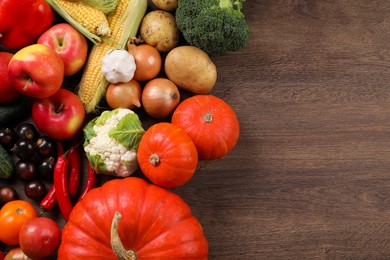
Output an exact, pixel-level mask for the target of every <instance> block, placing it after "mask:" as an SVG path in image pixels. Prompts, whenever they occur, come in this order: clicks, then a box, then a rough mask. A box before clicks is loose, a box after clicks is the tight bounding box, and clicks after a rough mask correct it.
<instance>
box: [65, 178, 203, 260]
mask: <svg viewBox="0 0 390 260" xmlns="http://www.w3.org/2000/svg"><path fill="white" fill-rule="evenodd" d="M207 256H208V243H207V240H206V238H205V236H204V233H203V229H202V227H201V225H200V223H199V221H198V220H197V219H196V218H195V217H194V216H193V215H192V213H191V210H190V208H189V206H188V205H187V204H186V203H185V202H184V201H183V200H182V199H181V198H180V197H179V196H178V195H176V194H174V193H172V192H170V191H168V190H166V189H164V188H161V187H158V186H156V185H154V184H149V183H147V182H146V181H145V180H143V179H141V178H138V177H127V178H124V179H113V180H110V181H108V182H106V183H105V184H103V185H102V186H100V187H98V188H95V189H93V190H91V191H90V192H89V193H88V194H87V195H86V196H85V197H84V198H83V199H82V200H80V201H79V202H78V203H77V204H76V205H75V207H74V209H73V210H72V213H71V215H70V217H69V221H68V222H67V223H66V224H65V226H64V229H63V232H62V242H61V245H60V247H59V250H58V259H59V260H62V259H71V260H74V259H77V260H81V259H89V260H90V259H94V260H99V259H104V260H109V259H134V260H135V259H137V260H142V259H207Z"/></svg>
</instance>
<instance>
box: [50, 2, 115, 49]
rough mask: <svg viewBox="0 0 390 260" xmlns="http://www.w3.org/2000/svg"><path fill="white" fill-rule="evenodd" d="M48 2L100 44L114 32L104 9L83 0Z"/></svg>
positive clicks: (79, 29)
mask: <svg viewBox="0 0 390 260" xmlns="http://www.w3.org/2000/svg"><path fill="white" fill-rule="evenodd" d="M46 1H47V3H48V4H49V5H50V6H51V7H52V8H53V9H54V10H55V11H56V12H57V13H58V14H59V15H60V16H61V17H62V18H64V20H66V21H67V22H68V23H69V24H71V25H72V26H73V27H74V28H76V29H77V30H78V31H79V32H81V33H82V34H83V35H84V36H85V37H86V38H87V39H89V40H90V41H91V42H93V43H95V44H98V43H100V42H101V41H103V39H102V38H106V37H107V38H108V37H109V36H110V35H111V33H112V27H111V26H110V25H109V22H108V20H107V17H106V15H105V13H104V12H103V11H102V10H99V9H98V8H96V7H95V6H92V5H90V4H88V3H85V2H83V1H69V0H46Z"/></svg>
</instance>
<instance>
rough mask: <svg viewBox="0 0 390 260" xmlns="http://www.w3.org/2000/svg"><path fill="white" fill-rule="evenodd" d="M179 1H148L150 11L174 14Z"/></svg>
mask: <svg viewBox="0 0 390 260" xmlns="http://www.w3.org/2000/svg"><path fill="white" fill-rule="evenodd" d="M177 2H178V1H177V0H148V5H149V7H150V9H152V10H156V9H161V10H164V11H168V12H172V11H175V10H176V8H177Z"/></svg>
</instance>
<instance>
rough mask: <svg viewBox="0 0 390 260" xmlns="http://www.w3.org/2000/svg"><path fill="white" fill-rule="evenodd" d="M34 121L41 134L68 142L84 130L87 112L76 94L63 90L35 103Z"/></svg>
mask: <svg viewBox="0 0 390 260" xmlns="http://www.w3.org/2000/svg"><path fill="white" fill-rule="evenodd" d="M32 119H33V121H34V124H35V126H36V127H37V128H38V130H39V131H40V132H41V133H43V134H45V135H47V136H49V137H51V138H53V139H56V140H68V139H70V138H72V137H73V136H75V135H76V134H77V133H78V132H79V131H80V129H81V128H82V126H83V124H84V119H85V110H84V106H83V104H82V103H81V101H80V99H79V97H78V96H77V95H76V94H75V93H73V92H72V91H70V90H67V89H64V88H61V89H60V90H58V91H57V92H56V93H55V94H53V95H52V96H50V97H48V98H44V99H37V100H35V101H34V103H33V105H32Z"/></svg>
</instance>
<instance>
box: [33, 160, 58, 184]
mask: <svg viewBox="0 0 390 260" xmlns="http://www.w3.org/2000/svg"><path fill="white" fill-rule="evenodd" d="M55 162H56V160H55V159H54V157H49V158H46V159H44V160H42V161H41V162H40V163H39V164H38V166H37V171H38V175H39V176H40V177H42V178H44V179H49V180H50V179H52V178H53V173H54V165H55Z"/></svg>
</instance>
